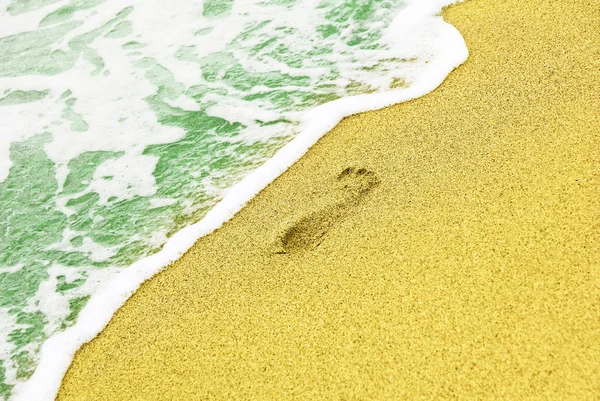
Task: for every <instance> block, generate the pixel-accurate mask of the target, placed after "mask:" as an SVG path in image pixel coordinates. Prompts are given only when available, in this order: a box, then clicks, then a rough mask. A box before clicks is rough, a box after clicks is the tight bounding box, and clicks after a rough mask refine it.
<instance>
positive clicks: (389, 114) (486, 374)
mask: <svg viewBox="0 0 600 401" xmlns="http://www.w3.org/2000/svg"><path fill="white" fill-rule="evenodd" d="M444 17H445V19H446V20H447V21H449V22H450V23H452V24H453V25H455V26H456V27H457V28H458V29H459V30H460V32H461V33H462V34H463V35H464V37H465V40H466V42H467V45H468V47H469V50H470V54H471V55H470V58H469V60H468V61H467V62H466V63H465V64H464V65H463V66H461V67H459V68H458V69H457V70H456V71H455V72H453V73H452V74H451V75H450V76H449V77H448V79H447V80H446V81H445V82H444V84H443V85H442V86H441V87H440V88H438V89H437V90H436V91H434V92H433V93H431V94H429V95H427V96H425V97H423V98H421V99H418V100H415V101H411V102H408V103H405V104H401V105H397V106H394V107H390V108H387V109H384V110H380V111H377V112H369V113H365V114H361V115H358V116H353V117H351V118H347V119H345V120H344V121H342V122H341V123H340V124H339V125H338V126H337V127H336V128H335V129H334V130H333V131H331V132H330V133H328V134H327V135H326V136H325V137H324V138H323V139H322V140H321V141H319V142H318V143H317V144H316V145H315V146H314V147H313V149H311V150H310V151H309V152H308V154H307V155H306V156H305V157H303V158H302V159H301V160H300V161H299V162H298V163H297V164H295V165H294V166H293V167H292V168H291V169H289V170H288V171H287V172H286V173H284V174H283V175H282V176H281V177H280V178H279V179H277V180H276V181H275V182H274V183H273V184H272V185H270V186H269V187H268V188H267V189H266V190H264V191H263V192H262V193H260V194H259V195H258V196H257V197H256V198H255V199H254V200H253V201H252V202H250V204H249V205H248V206H247V207H246V208H245V209H244V210H243V211H242V212H240V213H239V214H238V215H237V216H236V217H235V218H234V219H233V220H232V221H231V222H229V223H227V224H226V225H225V226H224V227H223V228H222V229H220V230H219V231H217V232H216V233H214V234H212V235H209V236H208V237H205V238H203V239H201V240H200V241H199V242H198V243H197V244H196V245H195V246H194V248H193V249H192V250H191V251H190V252H188V253H187V254H186V255H185V256H184V257H182V258H181V259H180V260H179V261H178V262H177V263H175V264H173V265H172V266H170V267H168V269H167V270H165V271H164V272H163V273H161V274H159V275H158V276H156V277H155V278H153V279H152V280H150V281H148V282H147V283H145V284H144V285H143V286H142V288H141V289H140V290H139V291H138V292H137V293H136V294H135V295H134V296H133V297H132V298H131V299H130V300H129V301H128V302H127V303H126V305H125V306H124V307H123V308H122V309H121V310H120V311H119V312H118V313H117V314H116V315H115V317H114V318H113V320H112V322H111V323H110V325H109V326H108V327H107V328H106V329H105V330H104V331H103V332H102V334H101V335H100V336H99V337H98V338H96V339H95V340H94V341H93V342H91V343H90V344H88V345H87V346H85V347H83V348H82V350H80V351H79V352H78V354H77V356H76V358H75V360H74V363H73V365H72V367H71V369H70V370H69V371H68V373H67V376H66V377H65V380H64V383H63V386H62V388H61V390H60V393H59V397H58V399H59V400H61V401H66V400H77V401H84V400H148V401H149V400H209V399H210V400H224V399H239V400H287V399H295V400H296V399H297V400H301V399H302V400H321V399H322V400H359V399H360V400H362V399H365V400H366V399H371V400H384V399H389V400H417V399H461V400H464V399H525V398H527V399H561V400H562V399H578V400H587V399H589V400H591V399H598V398H599V397H600V45H599V44H600V2H598V1H595V0H594V1H590V0H563V1H553V0H540V1H536V2H525V1H522V0H507V1H502V2H500V1H492V0H487V1H486V0H470V1H467V2H466V3H464V4H460V5H456V6H453V7H451V8H449V9H447V10H446V11H445V13H444Z"/></svg>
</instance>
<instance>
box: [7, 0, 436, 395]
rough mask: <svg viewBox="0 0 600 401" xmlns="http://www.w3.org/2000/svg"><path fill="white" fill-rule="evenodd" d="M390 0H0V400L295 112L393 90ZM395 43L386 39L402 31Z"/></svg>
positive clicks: (421, 50) (272, 147) (294, 126)
mask: <svg viewBox="0 0 600 401" xmlns="http://www.w3.org/2000/svg"><path fill="white" fill-rule="evenodd" d="M405 6H406V4H404V3H403V2H402V1H400V0H384V1H382V0H343V1H333V0H260V1H259V0H235V1H234V0H205V1H204V2H189V1H183V0H152V1H148V0H144V1H142V0H126V1H116V0H12V1H6V0H4V1H3V0H0V121H2V123H3V124H2V128H0V130H1V133H0V399H2V398H5V399H6V398H8V397H9V396H10V395H11V392H12V388H13V387H14V385H16V384H18V383H20V382H23V381H26V380H27V379H28V378H29V377H30V376H31V375H32V373H33V372H34V370H35V367H36V366H37V363H38V360H39V351H40V346H41V345H42V344H43V342H44V341H45V340H46V339H47V338H49V337H50V336H52V335H53V334H55V333H57V332H60V331H62V330H64V329H65V328H67V327H69V326H72V325H73V324H74V323H75V322H76V321H77V316H78V314H79V312H80V311H81V309H82V308H83V307H84V306H85V304H86V302H87V301H88V300H89V298H90V295H91V294H93V293H94V291H96V290H97V289H98V287H99V286H100V285H102V284H103V283H106V282H107V280H109V279H110V278H111V277H113V276H114V275H115V274H116V273H118V272H120V271H122V270H123V269H126V268H127V266H129V265H131V264H132V263H133V262H135V261H137V260H139V259H141V258H143V257H145V256H147V255H150V254H153V253H155V252H157V251H159V250H160V249H161V247H162V245H163V244H164V243H165V242H166V240H167V239H168V238H169V237H170V236H171V235H172V234H173V233H175V232H177V231H178V230H180V229H182V228H183V227H186V226H188V225H190V224H192V223H195V222H197V221H199V220H200V219H201V218H202V217H203V216H204V215H205V214H206V213H207V211H208V210H210V209H211V207H213V206H214V205H215V204H216V203H217V202H218V201H219V200H220V199H222V197H223V196H224V195H225V194H226V193H227V189H228V188H230V187H231V186H232V185H233V184H235V183H237V182H239V181H240V180H241V179H242V178H243V177H244V176H245V175H247V174H248V173H249V172H251V171H253V170H254V169H256V168H257V167H258V166H260V165H261V164H262V163H263V162H264V161H265V160H267V159H268V158H270V157H271V156H272V155H273V154H274V153H275V152H276V151H277V150H279V149H280V148H282V147H283V146H284V145H285V144H287V143H288V142H289V141H291V140H292V139H293V138H294V137H295V136H296V135H297V134H298V133H299V132H300V131H301V130H302V127H303V124H304V119H303V115H304V112H305V111H307V110H310V109H313V108H314V107H316V106H319V105H321V104H324V103H326V102H329V101H332V100H335V99H339V98H342V97H346V96H350V95H356V94H366V93H376V92H385V91H393V90H398V89H400V88H405V87H408V86H410V85H411V83H412V82H413V81H414V80H416V79H417V78H418V77H419V74H420V72H421V71H423V70H424V68H425V66H426V65H427V63H428V62H429V61H430V59H431V58H432V57H433V56H434V53H435V46H434V44H435V41H436V32H434V31H422V32H421V31H419V29H418V27H415V29H414V30H413V33H414V35H406V34H405V33H404V34H402V35H401V34H400V33H401V32H404V31H403V30H402V29H403V27H401V26H396V25H397V23H396V22H397V21H398V18H397V17H398V16H399V15H400V14H401V13H402V11H403V9H404V7H405ZM403 35H404V36H403Z"/></svg>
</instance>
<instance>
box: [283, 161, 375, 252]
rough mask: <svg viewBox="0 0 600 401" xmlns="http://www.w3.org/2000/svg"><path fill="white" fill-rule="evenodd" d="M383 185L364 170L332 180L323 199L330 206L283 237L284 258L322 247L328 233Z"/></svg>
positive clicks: (346, 171)
mask: <svg viewBox="0 0 600 401" xmlns="http://www.w3.org/2000/svg"><path fill="white" fill-rule="evenodd" d="M378 184H379V179H378V178H377V175H376V174H375V173H374V172H372V171H369V170H367V169H364V168H355V167H348V168H346V169H344V170H343V171H342V172H341V173H340V174H338V176H337V177H335V178H333V179H332V180H331V183H330V184H329V186H328V189H327V190H326V191H325V193H324V194H323V196H326V197H329V198H330V201H329V204H328V205H327V206H325V207H323V208H321V209H319V210H317V211H315V212H312V213H310V214H308V215H306V216H304V217H302V218H300V219H299V220H298V221H296V222H295V223H294V224H292V225H291V226H290V227H288V228H287V229H286V230H285V231H284V233H283V234H282V235H281V237H280V240H281V247H280V249H281V250H280V251H278V252H277V253H280V254H291V253H297V252H301V251H304V250H308V249H312V248H315V247H317V246H319V245H320V244H321V242H322V241H323V238H324V237H325V235H326V234H327V232H328V231H329V230H330V229H331V228H332V227H333V226H334V225H335V224H336V223H337V222H338V221H340V220H341V219H342V218H344V217H345V216H346V215H347V214H348V213H349V212H350V211H351V210H352V209H353V208H355V207H356V206H357V205H358V204H360V202H361V201H362V200H363V199H364V197H365V196H366V195H367V194H368V193H369V192H371V191H372V190H373V188H375V187H376V186H377V185H378Z"/></svg>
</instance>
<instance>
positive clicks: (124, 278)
mask: <svg viewBox="0 0 600 401" xmlns="http://www.w3.org/2000/svg"><path fill="white" fill-rule="evenodd" d="M452 2H454V1H441V0H437V1H435V2H433V3H428V2H424V1H419V0H414V1H413V2H411V3H410V4H409V5H408V7H407V8H406V9H405V10H403V11H402V13H401V16H402V18H403V20H400V22H397V23H396V24H395V25H394V29H395V30H396V32H398V33H399V34H402V33H403V32H404V33H405V34H406V35H405V37H404V39H403V40H406V38H407V37H410V38H412V39H411V40H413V39H414V40H418V34H417V36H415V34H413V33H411V32H408V31H406V30H407V29H409V27H410V26H411V25H413V26H416V25H419V27H420V28H419V31H420V34H423V35H426V36H427V37H428V39H427V40H429V41H432V40H435V43H436V45H435V47H436V49H434V50H436V51H434V52H433V53H432V56H431V59H429V63H428V65H427V67H425V70H424V71H423V73H422V74H420V75H419V76H418V78H417V79H416V80H415V81H414V82H413V83H412V85H411V86H410V87H409V88H406V89H400V90H394V91H391V92H386V93H376V94H369V95H358V96H353V97H347V98H342V99H339V100H336V101H333V102H330V103H327V104H324V105H322V106H319V107H317V108H315V109H313V110H311V111H310V112H308V113H306V114H305V115H304V118H303V125H302V131H301V133H300V134H299V135H298V136H297V137H296V138H295V139H294V140H292V141H291V142H290V143H289V144H287V145H286V146H285V147H283V148H282V149H281V150H279V151H278V152H277V154H276V155H275V156H274V157H273V158H271V159H269V160H268V161H267V162H265V163H264V164H263V165H262V166H260V167H259V168H257V169H256V170H254V171H253V172H251V173H250V174H249V175H247V176H246V177H245V178H244V179H243V180H242V181H241V182H239V183H238V184H236V185H235V186H233V187H231V188H230V189H229V190H228V191H227V195H226V196H225V197H224V198H223V200H221V201H220V202H219V203H218V204H217V205H216V206H215V207H214V208H213V209H212V210H211V211H210V212H208V214H207V215H206V216H205V217H204V218H203V219H202V220H201V221H200V222H199V223H197V224H194V225H192V226H189V227H186V228H184V229H183V230H181V231H179V232H178V233H176V234H175V235H173V236H172V237H171V238H170V239H169V240H168V241H167V242H166V243H165V245H164V247H163V248H162V250H161V251H160V252H158V253H156V254H154V255H152V256H149V257H147V258H145V259H142V260H140V261H138V262H136V263H134V264H133V265H131V266H130V267H128V268H126V269H124V270H122V271H121V272H120V273H118V274H117V275H116V276H114V277H113V278H112V279H110V280H109V281H108V282H106V283H105V284H103V285H102V286H101V287H100V288H99V289H98V291H97V292H95V293H94V294H93V295H92V297H91V299H90V301H89V302H88V304H87V305H86V307H85V308H84V309H83V310H82V312H81V313H80V315H79V318H78V321H77V324H76V325H74V326H73V327H71V328H69V329H67V330H65V331H64V332H60V333H58V334H56V335H54V336H53V337H51V338H50V339H48V340H47V341H46V342H45V343H44V345H43V346H42V351H41V360H40V364H39V365H38V367H37V369H36V371H35V373H34V374H33V376H32V377H31V378H30V379H29V381H27V382H25V383H19V384H17V385H16V386H15V388H14V396H13V400H17V401H31V400H40V401H42V400H48V401H50V400H53V399H54V397H55V396H56V393H57V391H58V389H59V386H60V383H61V380H62V377H63V375H64V373H65V372H66V370H67V368H68V367H69V365H70V363H71V360H72V358H73V355H74V354H75V352H76V351H77V350H78V349H79V347H81V345H83V344H85V343H87V342H89V341H91V340H92V339H93V338H94V337H95V336H96V335H97V334H98V333H99V332H100V331H101V330H102V329H103V328H104V327H105V326H106V325H107V324H108V322H109V321H110V319H111V317H112V315H113V314H114V312H115V311H116V310H117V309H118V308H119V307H120V306H121V305H123V303H124V302H125V301H126V300H127V299H128V298H129V297H130V296H131V294H133V293H134V292H135V291H136V289H137V288H138V287H139V286H140V284H141V283H143V282H144V281H145V280H147V279H149V278H150V277H152V276H153V275H155V274H156V273H158V272H159V271H160V270H161V269H162V268H163V267H165V266H166V265H168V264H169V263H171V262H173V261H175V260H176V259H178V258H179V257H180V256H181V255H182V254H183V253H184V252H186V251H187V250H188V249H189V248H190V247H191V246H192V245H193V244H194V243H195V242H196V240H198V238H200V237H202V236H204V235H207V234H209V233H211V232H212V231H214V230H215V229H217V228H219V227H220V226H221V225H222V224H223V223H224V222H226V221H227V220H229V219H231V218H232V217H233V216H234V215H235V214H236V213H237V212H238V211H239V210H240V209H241V208H242V207H243V206H244V205H245V204H246V203H247V202H248V201H249V200H250V199H252V198H253V197H254V196H255V195H256V194H257V193H258V192H260V191H261V190H262V189H263V188H265V187H266V186H267V185H268V184H269V183H270V182H272V181H273V180H274V179H275V178H277V177H278V176H279V175H280V174H281V173H283V172H284V171H285V170H286V169H287V168H289V167H290V166H291V165H292V164H293V163H295V162H296V161H297V160H298V159H299V158H300V157H301V156H302V155H304V154H305V153H306V152H307V150H308V149H309V148H310V147H311V146H312V145H313V144H314V143H315V142H316V141H317V140H318V139H319V138H321V137H322V136H323V135H324V134H325V133H326V132H327V131H329V130H330V129H331V128H333V127H334V126H335V125H336V124H337V123H338V122H339V121H340V120H341V119H342V118H343V117H345V116H348V115H351V114H356V113H359V112H363V111H368V110H375V109H380V108H383V107H386V106H389V105H391V104H395V103H400V102H404V101H408V100H411V99H414V98H417V97H420V96H423V95H425V94H427V93H429V92H431V91H432V90H434V89H435V88H436V87H437V86H439V85H440V84H441V83H442V81H443V80H444V79H445V77H446V76H447V75H448V74H449V73H450V72H451V71H452V70H453V69H454V68H455V67H457V66H458V65H460V64H461V63H463V62H464V61H465V60H466V58H467V56H468V51H467V47H466V45H465V43H464V40H463V38H462V36H461V35H460V33H459V32H458V31H457V30H456V29H455V28H454V27H453V26H451V25H449V24H447V23H445V22H444V21H443V20H442V18H441V17H437V16H435V14H436V13H437V12H438V11H439V10H440V9H441V7H442V6H445V5H447V4H449V3H452ZM405 23H406V24H407V26H404V24H405ZM415 38H417V39H415Z"/></svg>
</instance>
